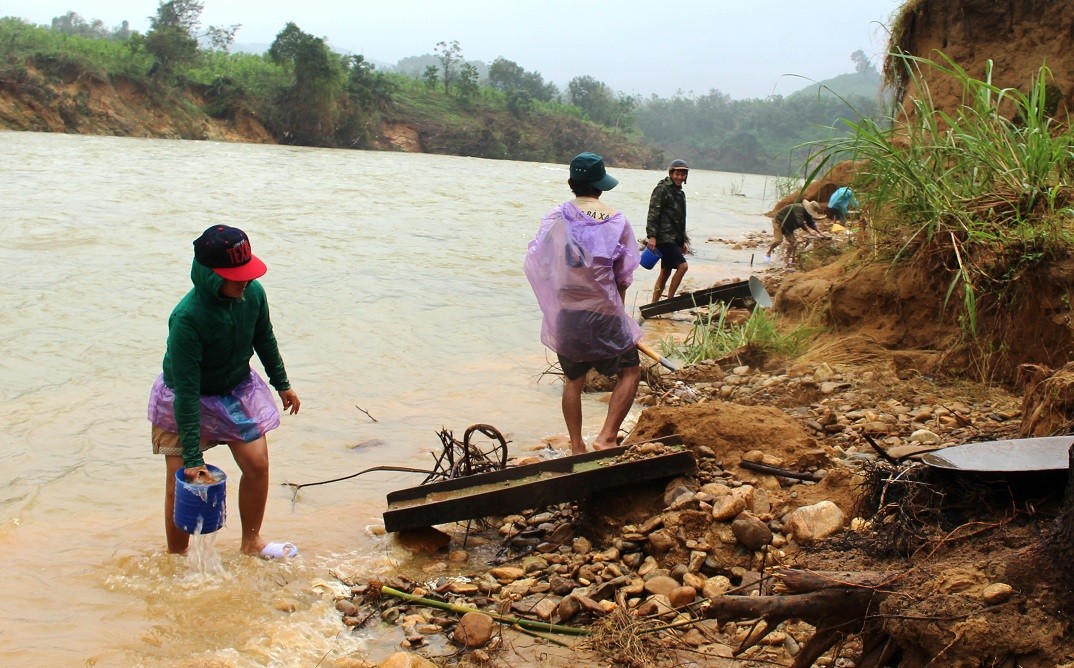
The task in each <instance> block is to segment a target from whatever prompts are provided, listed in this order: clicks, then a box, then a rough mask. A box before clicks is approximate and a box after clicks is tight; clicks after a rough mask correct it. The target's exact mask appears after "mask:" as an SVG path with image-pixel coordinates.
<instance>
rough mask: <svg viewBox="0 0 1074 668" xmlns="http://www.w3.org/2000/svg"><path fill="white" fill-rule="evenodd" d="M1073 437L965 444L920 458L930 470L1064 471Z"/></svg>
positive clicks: (1017, 439) (1067, 464)
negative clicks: (934, 468) (931, 468)
mask: <svg viewBox="0 0 1074 668" xmlns="http://www.w3.org/2000/svg"><path fill="white" fill-rule="evenodd" d="M1071 445H1074V436H1044V437H1040V438H1014V439H1008V440H1003V441H982V442H980V443H966V444H963V445H956V446H952V447H950V448H944V449H943V450H937V451H935V452H929V453H925V454H923V455H921V461H923V462H925V463H926V464H928V465H929V466H934V467H936V468H941V469H952V470H956V471H977V472H982V473H984V472H996V473H998V472H1007V471H1009V472H1017V471H1065V470H1067V468H1069V456H1068V454H1067V452H1068V451H1069V450H1070V446H1071Z"/></svg>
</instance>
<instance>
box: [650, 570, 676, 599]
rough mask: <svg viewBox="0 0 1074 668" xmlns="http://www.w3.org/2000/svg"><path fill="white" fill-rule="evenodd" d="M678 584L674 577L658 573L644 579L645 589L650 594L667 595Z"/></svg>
mask: <svg viewBox="0 0 1074 668" xmlns="http://www.w3.org/2000/svg"><path fill="white" fill-rule="evenodd" d="M678 586H679V583H678V582H676V581H675V578H672V577H668V576H665V575H658V576H656V577H654V578H650V579H648V580H646V581H645V591H647V592H649V593H650V594H663V595H664V596H668V595H670V594H671V592H672V591H674V590H675V589H677V588H678Z"/></svg>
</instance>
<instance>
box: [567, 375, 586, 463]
mask: <svg viewBox="0 0 1074 668" xmlns="http://www.w3.org/2000/svg"><path fill="white" fill-rule="evenodd" d="M584 388H585V375H584V374H583V375H582V376H581V377H580V378H575V379H574V380H570V379H564V381H563V421H564V422H566V423H567V434H568V435H569V436H570V438H571V454H572V455H580V454H582V453H583V452H585V441H583V440H582V390H583V389H584Z"/></svg>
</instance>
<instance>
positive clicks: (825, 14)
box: [0, 0, 902, 99]
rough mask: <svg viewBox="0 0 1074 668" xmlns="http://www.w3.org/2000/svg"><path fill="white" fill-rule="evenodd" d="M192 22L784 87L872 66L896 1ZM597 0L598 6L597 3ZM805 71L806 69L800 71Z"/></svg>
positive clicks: (334, 11)
mask: <svg viewBox="0 0 1074 668" xmlns="http://www.w3.org/2000/svg"><path fill="white" fill-rule="evenodd" d="M202 2H203V4H204V6H205V11H204V12H203V13H202V27H203V28H204V27H206V26H209V25H216V26H230V25H233V24H236V23H238V24H241V25H242V28H241V29H240V30H239V32H238V34H237V35H236V39H235V41H236V42H237V43H239V44H251V43H254V44H266V45H267V44H270V43H271V42H272V40H273V39H275V37H276V34H277V33H278V32H279V31H280V30H282V29H283V27H284V26H285V25H286V23H287V22H288V21H293V22H294V23H295V24H297V25H298V27H299V28H301V29H302V30H303V31H305V32H307V33H311V34H313V35H315V36H317V37H324V38H326V39H327V40H328V42H329V44H330V45H331V47H332V48H333V49H334V50H336V51H342V52H350V53H361V54H363V55H364V56H365V57H366V58H367V59H368V60H371V61H374V62H378V61H379V62H386V63H389V64H395V63H396V62H398V60H399V59H400V58H404V57H406V56H416V55H421V54H424V53H432V52H433V49H434V48H435V45H436V43H437V42H439V41H447V42H450V41H451V40H457V41H458V42H459V45H460V46H461V47H462V51H463V55H464V57H466V58H467V59H469V60H482V61H485V63H491V62H492V61H493V60H495V59H496V58H497V57H499V56H503V57H504V58H507V59H508V60H513V61H514V62H516V63H518V64H519V65H521V66H522V67H523V68H525V69H527V70H530V71H537V72H540V73H541V75H542V76H543V77H544V79H545V81H550V82H553V83H555V84H557V85H558V86H560V87H561V88H564V87H565V85H566V83H567V82H568V81H570V79H572V78H574V77H576V76H581V75H589V76H592V77H594V78H596V79H598V80H600V81H603V82H604V83H606V84H607V85H608V86H609V87H611V88H612V89H613V90H615V91H618V92H621V93H626V94H641V95H643V96H648V95H650V94H656V95H659V96H661V97H669V96H671V95H674V94H675V93H676V92H678V91H681V92H683V93H686V94H690V93H693V94H697V95H703V94H705V93H707V92H709V90H711V89H716V90H720V91H722V92H724V93H727V94H728V95H730V96H731V97H732V98H736V99H741V98H751V97H766V96H768V95H772V94H774V93H778V94H781V95H786V94H788V93H791V92H793V91H795V90H798V89H800V88H803V87H805V86H807V85H808V84H809V83H810V80H815V81H819V80H823V79H827V78H830V77H833V76H836V75H838V74H843V73H846V72H851V71H853V69H854V65H853V63H852V62H851V60H850V54H851V53H853V52H854V51H856V50H858V49H861V50H862V51H864V52H865V53H866V54H867V55H868V56H869V57H870V58H872V59H873V63H874V64H875V65H876V66H877V67H880V64H881V62H882V59H883V55H884V53H885V50H886V48H887V38H888V33H887V29H886V26H887V25H889V23H890V20H889V19H890V17H891V15H892V13H893V12H894V11H895V10H897V9H898V8H899V6H900V5H901V4H902V3H901V2H900V0H818V1H816V2H802V1H801V0H680V1H679V2H667V3H660V2H653V1H651V0H649V1H644V2H643V1H641V0H619V1H618V2H603V3H584V2H577V1H572V2H568V1H566V0H522V1H514V0H501V1H499V2H490V1H487V0H410V1H403V2H390V1H384V0H377V1H370V0H299V1H298V2H279V1H276V0H202ZM158 6H159V2H158V1H157V0H93V1H92V2H90V1H88V0H0V16H16V17H19V18H23V19H26V20H28V21H30V22H32V23H38V24H44V25H48V24H49V23H50V22H51V20H52V18H53V17H55V16H62V15H63V14H66V13H67V12H69V11H74V12H77V13H78V14H79V15H81V16H82V17H83V18H84V19H86V20H92V19H100V20H102V21H104V23H105V25H107V26H108V27H110V28H111V27H114V26H117V25H119V24H120V22H122V21H123V20H127V21H129V22H130V24H131V28H132V29H134V30H138V31H140V32H144V31H145V30H146V29H147V27H148V17H149V16H151V15H154V14H155V13H156V10H157V7H158ZM598 8H599V9H598ZM802 77H806V78H807V79H808V80H806V79H803V78H802Z"/></svg>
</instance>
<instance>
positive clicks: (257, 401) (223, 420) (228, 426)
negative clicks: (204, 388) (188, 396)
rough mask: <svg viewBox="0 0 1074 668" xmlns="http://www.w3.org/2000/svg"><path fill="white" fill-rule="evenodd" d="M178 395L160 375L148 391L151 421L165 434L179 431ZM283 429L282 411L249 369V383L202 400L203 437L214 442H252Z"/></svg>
mask: <svg viewBox="0 0 1074 668" xmlns="http://www.w3.org/2000/svg"><path fill="white" fill-rule="evenodd" d="M174 402H175V392H173V391H172V389H171V388H170V387H168V386H167V385H165V384H164V375H163V374H161V375H160V376H157V380H156V382H155V383H153V389H152V390H151V391H150V392H149V421H150V422H152V423H153V424H155V425H156V426H158V427H160V428H161V429H163V430H165V431H170V432H173V433H178V432H179V426H178V425H177V424H176V423H175V411H174V410H173V408H172V406H173V403H174ZM279 426H280V411H279V410H278V409H277V408H276V400H275V398H274V397H273V396H272V390H271V389H269V386H268V385H266V384H265V381H263V380H261V376H259V375H257V372H256V371H254V370H253V369H250V375H249V377H247V378H246V380H244V381H242V382H241V383H239V384H238V385H236V386H235V387H234V388H233V389H232V390H231V391H230V392H228V393H227V394H223V395H203V396H202V397H201V437H202V438H203V439H209V440H212V441H229V442H230V441H242V442H244V443H249V442H250V441H254V440H257V439H259V438H261V437H262V436H264V435H265V434H266V433H268V432H269V431H271V430H273V429H275V428H276V427H279Z"/></svg>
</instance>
